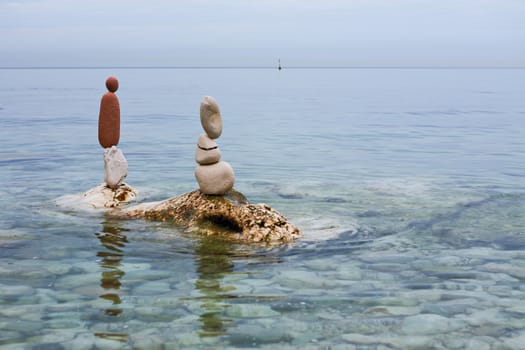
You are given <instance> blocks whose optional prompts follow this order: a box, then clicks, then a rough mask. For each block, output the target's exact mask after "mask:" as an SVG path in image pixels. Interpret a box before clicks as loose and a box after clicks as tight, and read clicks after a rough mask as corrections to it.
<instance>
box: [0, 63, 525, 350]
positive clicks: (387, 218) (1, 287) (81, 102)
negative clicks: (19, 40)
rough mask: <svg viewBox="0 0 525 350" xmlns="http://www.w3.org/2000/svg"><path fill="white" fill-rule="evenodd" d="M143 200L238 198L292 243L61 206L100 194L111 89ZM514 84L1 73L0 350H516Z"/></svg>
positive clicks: (367, 74)
mask: <svg viewBox="0 0 525 350" xmlns="http://www.w3.org/2000/svg"><path fill="white" fill-rule="evenodd" d="M109 75H116V76H117V77H118V78H119V81H120V88H119V91H118V92H117V94H118V96H119V99H120V105H121V118H122V119H121V120H122V126H121V139H120V144H119V147H120V148H121V149H122V150H123V151H124V153H125V155H126V157H127V159H128V162H129V168H130V173H129V176H128V179H127V182H128V183H129V184H131V185H132V186H134V187H136V188H138V189H139V191H140V198H139V201H152V200H160V199H164V198H168V197H171V196H174V195H177V194H181V193H183V192H188V191H191V190H193V189H195V188H196V183H195V180H194V178H193V170H194V166H195V164H194V160H193V156H194V147H195V143H196V140H197V137H198V135H199V134H200V133H201V132H202V131H201V127H200V122H199V118H198V111H199V103H200V99H201V98H202V96H203V95H211V96H214V97H215V98H216V99H217V101H218V102H219V105H220V107H221V111H222V115H223V120H224V131H223V134H222V136H221V138H220V139H218V144H219V146H220V147H221V151H222V155H223V159H224V160H226V161H228V162H229V163H230V164H231V165H232V167H233V168H234V170H235V173H236V178H237V182H236V188H237V189H238V190H240V191H241V192H243V193H244V194H245V195H246V196H247V197H248V198H249V199H250V200H251V201H252V202H256V203H257V202H265V203H268V204H270V205H271V206H272V207H274V208H276V209H277V210H279V211H280V212H281V213H282V214H284V215H285V216H287V217H288V218H289V219H290V220H291V221H292V222H293V223H295V224H297V225H298V226H299V227H300V228H301V229H302V230H303V231H304V233H305V235H304V238H302V239H300V240H299V241H297V242H296V243H294V244H290V245H287V246H282V247H257V246H242V245H231V244H225V243H222V242H219V241H217V240H214V239H209V238H203V237H198V236H188V235H187V234H184V233H182V232H179V231H177V229H176V228H174V227H172V226H170V225H167V224H164V223H155V222H147V221H142V220H134V221H116V220H114V219H111V218H108V217H105V216H104V214H103V213H102V212H95V211H81V210H73V209H71V210H69V209H67V208H66V209H64V208H60V207H57V205H56V202H55V200H56V199H57V198H59V197H60V196H63V195H67V194H74V193H80V192H83V191H86V190H88V189H89V188H92V187H94V186H95V185H97V184H98V183H100V182H102V180H103V164H102V149H101V148H100V146H99V145H98V141H97V120H98V109H99V103H100V97H101V96H102V94H103V93H104V92H105V87H104V81H105V79H106V77H107V76H109ZM523 81H525V70H510V69H509V70H503V69H499V70H498V69H494V70H482V69H467V70H459V69H451V70H446V69H434V70H432V69H401V70H396V69H363V70H359V69H333V70H330V69H324V70H323V69H319V70H302V69H285V70H283V71H281V72H278V71H277V70H267V69H259V70H247V69H215V70H213V69H112V70H109V69H106V70H105V69H21V70H9V69H0V122H1V124H0V146H1V147H0V179H1V180H2V186H1V188H0V210H1V214H0V347H2V348H5V349H11V348H12V349H19V348H27V349H51V348H53V349H55V348H61V347H63V348H67V349H92V348H104V349H106V348H108V349H109V348H130V349H131V348H137V349H140V348H144V349H156V348H159V349H160V348H165V349H171V348H173V349H178V348H200V349H207V348H210V349H212V348H213V349H215V348H252V347H254V348H268V349H275V348H283V349H286V348H290V349H292V348H306V349H309V348H311V349H318V348H326V349H328V348H330V349H354V348H355V349H410V348H412V349H432V348H435V349H465V348H466V349H517V348H520V346H521V347H523V344H525V331H524V329H525V284H524V280H525V250H524V248H525V215H524V213H525V181H524V180H525V179H524V174H525V129H524V122H523V119H524V118H525V100H524V99H523V96H524V93H525V88H524V85H523Z"/></svg>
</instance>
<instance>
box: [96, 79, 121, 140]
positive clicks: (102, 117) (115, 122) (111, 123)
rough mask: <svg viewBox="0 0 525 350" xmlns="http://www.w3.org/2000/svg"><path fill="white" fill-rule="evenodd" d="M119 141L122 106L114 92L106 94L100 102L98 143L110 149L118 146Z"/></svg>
mask: <svg viewBox="0 0 525 350" xmlns="http://www.w3.org/2000/svg"><path fill="white" fill-rule="evenodd" d="M115 80H116V79H115ZM108 81H109V79H108ZM112 87H114V86H112ZM117 87H118V82H117ZM115 90H116V89H115ZM119 139H120V105H119V103H118V97H117V95H115V94H114V93H112V92H106V93H105V94H104V96H102V100H101V101H100V114H99V117H98V142H99V143H100V145H101V146H102V147H104V148H108V147H111V146H116V145H117V144H118V141H119Z"/></svg>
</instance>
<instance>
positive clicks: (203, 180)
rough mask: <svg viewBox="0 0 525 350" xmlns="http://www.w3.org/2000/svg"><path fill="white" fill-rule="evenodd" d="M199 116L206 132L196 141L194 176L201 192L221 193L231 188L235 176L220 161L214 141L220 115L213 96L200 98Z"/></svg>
mask: <svg viewBox="0 0 525 350" xmlns="http://www.w3.org/2000/svg"><path fill="white" fill-rule="evenodd" d="M200 118H201V125H202V128H203V129H204V131H205V132H206V134H202V135H200V136H199V139H198V141H197V149H196V151H195V161H196V162H197V164H198V165H197V168H196V169H195V178H196V179H197V182H198V183H199V188H200V191H201V192H202V193H204V194H212V195H222V194H225V193H226V192H228V191H229V190H231V189H232V188H233V184H234V183H235V176H234V174H233V169H232V167H231V166H230V164H228V163H226V162H224V161H221V151H220V150H219V146H218V145H217V143H216V142H215V141H214V140H215V139H217V138H219V136H221V133H222V117H221V112H220V110H219V105H218V104H217V101H215V99H214V98H213V97H210V96H205V97H204V98H203V99H202V102H201V108H200Z"/></svg>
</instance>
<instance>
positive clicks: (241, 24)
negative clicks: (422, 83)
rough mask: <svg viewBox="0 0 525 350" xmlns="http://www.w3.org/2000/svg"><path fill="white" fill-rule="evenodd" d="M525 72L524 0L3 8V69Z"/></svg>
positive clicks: (184, 0)
mask: <svg viewBox="0 0 525 350" xmlns="http://www.w3.org/2000/svg"><path fill="white" fill-rule="evenodd" d="M279 58H280V59H281V61H282V64H283V66H290V67H292V66H295V67H301V66H326V67H337V66H357V67H378V66H381V67H392V66H396V67H398V66H402V67H404V66H407V67H413V66H416V67H417V66H440V67H450V66H457V67H480V66H484V67H486V66H492V67H494V66H497V67H517V66H518V67H524V66H525V0H222V1H217V0H148V1H142V0H141V1H139V0H89V1H85V0H82V1H77V0H0V67H29V66H31V67H34V66H38V67H56V66H67V67H70V66H71V67H80V66H93V67H116V66H152V67H153V66H275V65H277V60H278V59H279Z"/></svg>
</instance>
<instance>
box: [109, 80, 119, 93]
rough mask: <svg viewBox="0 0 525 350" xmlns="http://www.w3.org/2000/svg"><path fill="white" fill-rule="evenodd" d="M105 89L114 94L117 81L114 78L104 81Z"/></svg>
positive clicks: (116, 88)
mask: <svg viewBox="0 0 525 350" xmlns="http://www.w3.org/2000/svg"><path fill="white" fill-rule="evenodd" d="M106 87H107V88H108V90H109V92H116V91H117V90H118V80H117V78H115V77H109V78H108V79H107V80H106Z"/></svg>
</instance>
